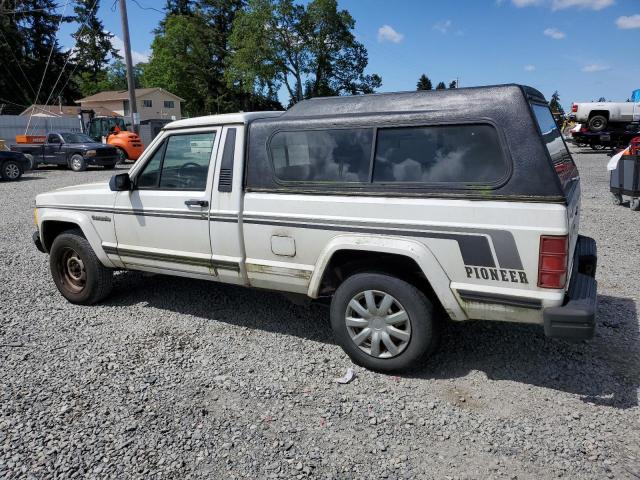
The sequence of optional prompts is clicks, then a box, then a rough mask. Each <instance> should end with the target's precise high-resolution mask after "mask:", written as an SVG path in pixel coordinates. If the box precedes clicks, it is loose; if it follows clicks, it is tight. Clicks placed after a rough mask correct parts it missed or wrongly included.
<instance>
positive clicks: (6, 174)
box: [0, 160, 22, 182]
mask: <svg viewBox="0 0 640 480" xmlns="http://www.w3.org/2000/svg"><path fill="white" fill-rule="evenodd" d="M0 175H2V178H4V179H5V180H9V181H11V182H13V181H15V180H18V179H19V178H20V177H21V176H22V169H21V168H20V165H19V164H18V162H15V161H13V160H7V161H6V162H4V163H3V164H2V170H0Z"/></svg>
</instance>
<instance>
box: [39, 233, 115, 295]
mask: <svg viewBox="0 0 640 480" xmlns="http://www.w3.org/2000/svg"><path fill="white" fill-rule="evenodd" d="M49 267H50V269H51V275H52V276H53V281H54V282H55V284H56V287H58V290H59V291H60V293H61V294H62V296H63V297H64V298H66V299H67V300H69V301H70V302H71V303H77V304H79V305H92V304H94V303H96V302H99V301H100V300H102V299H104V298H105V297H106V296H107V295H109V292H111V287H112V280H113V274H112V271H111V270H110V269H108V268H106V267H105V266H104V265H102V263H100V260H99V259H98V257H97V256H96V254H95V253H94V251H93V249H92V248H91V245H90V244H89V242H88V241H87V239H86V238H84V236H83V235H82V232H81V231H80V230H68V231H66V232H64V233H62V234H60V235H58V236H57V237H56V239H55V240H54V241H53V245H52V246H51V252H50V256H49Z"/></svg>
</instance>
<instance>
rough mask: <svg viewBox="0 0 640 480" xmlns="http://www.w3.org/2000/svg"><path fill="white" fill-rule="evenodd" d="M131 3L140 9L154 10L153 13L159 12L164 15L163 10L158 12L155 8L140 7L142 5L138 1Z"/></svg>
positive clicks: (134, 0) (133, 0)
mask: <svg viewBox="0 0 640 480" xmlns="http://www.w3.org/2000/svg"><path fill="white" fill-rule="evenodd" d="M131 1H132V2H133V3H135V4H136V5H137V6H138V8H141V9H142V10H153V11H156V12H158V13H162V14H164V12H163V11H162V10H158V9H157V8H154V7H144V6H142V5H140V4H139V3H138V0H131Z"/></svg>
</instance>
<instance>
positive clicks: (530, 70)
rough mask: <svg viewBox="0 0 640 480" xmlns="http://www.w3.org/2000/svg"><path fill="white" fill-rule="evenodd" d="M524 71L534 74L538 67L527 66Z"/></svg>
mask: <svg viewBox="0 0 640 480" xmlns="http://www.w3.org/2000/svg"><path fill="white" fill-rule="evenodd" d="M524 69H525V71H527V72H533V71H534V70H535V69H536V66H535V65H525V66H524Z"/></svg>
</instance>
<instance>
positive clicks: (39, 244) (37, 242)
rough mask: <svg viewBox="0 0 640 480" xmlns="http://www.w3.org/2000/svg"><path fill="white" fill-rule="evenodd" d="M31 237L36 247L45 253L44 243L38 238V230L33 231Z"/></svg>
mask: <svg viewBox="0 0 640 480" xmlns="http://www.w3.org/2000/svg"><path fill="white" fill-rule="evenodd" d="M32 238H33V243H34V244H35V246H36V248H37V249H38V250H40V251H41V252H42V253H47V251H46V250H45V249H44V245H42V241H41V240H40V232H39V231H38V230H36V231H35V232H33V235H32Z"/></svg>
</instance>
